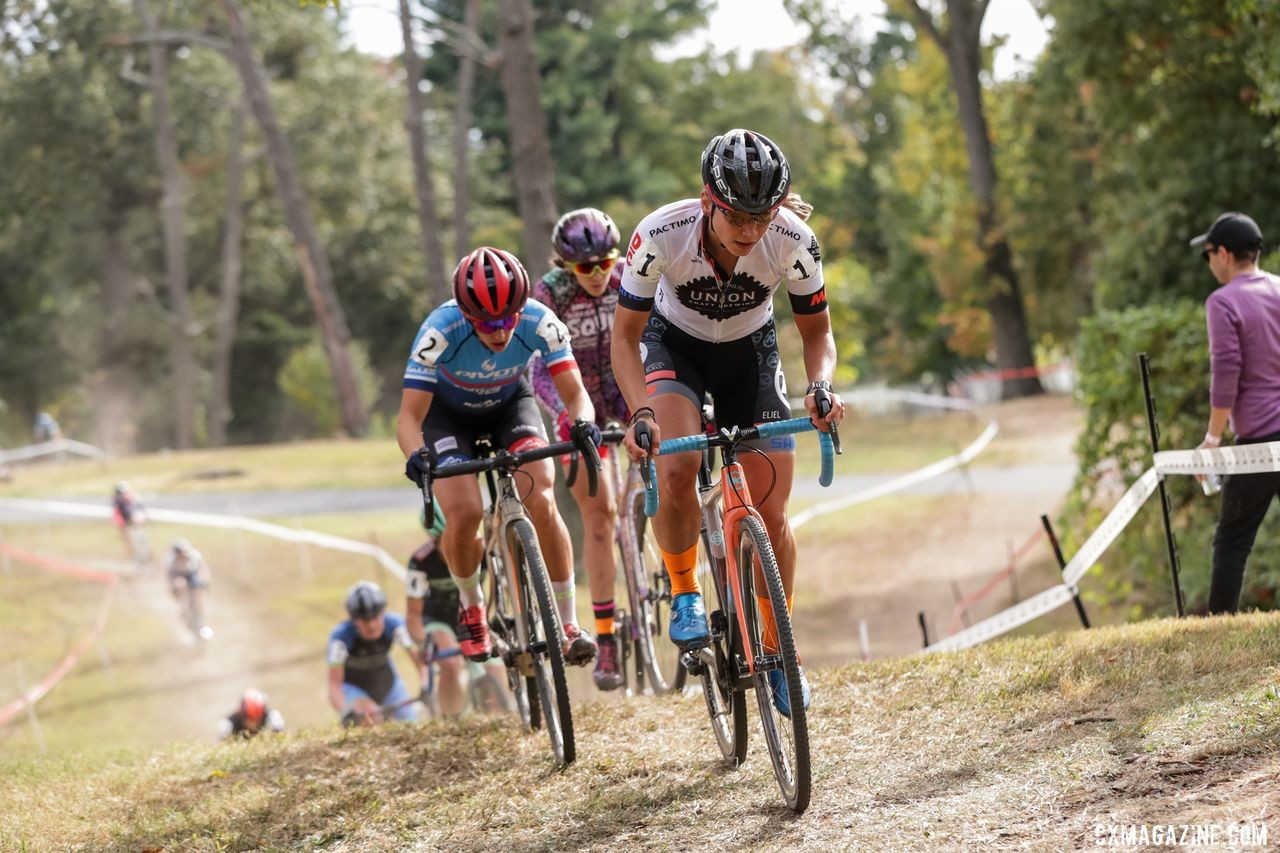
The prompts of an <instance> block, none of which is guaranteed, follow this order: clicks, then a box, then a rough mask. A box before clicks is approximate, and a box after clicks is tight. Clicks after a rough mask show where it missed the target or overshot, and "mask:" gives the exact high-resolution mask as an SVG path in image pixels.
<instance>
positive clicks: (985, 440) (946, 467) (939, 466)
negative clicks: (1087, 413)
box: [791, 421, 1000, 530]
mask: <svg viewBox="0 0 1280 853" xmlns="http://www.w3.org/2000/svg"><path fill="white" fill-rule="evenodd" d="M999 431H1000V427H999V426H997V425H996V423H995V422H994V421H992V422H990V423H988V424H987V428H986V429H985V430H983V431H982V435H980V436H978V437H977V438H976V439H975V440H974V441H973V443H971V444H970V445H969V446H968V447H966V448H965V449H964V450H962V451H960V452H959V453H957V454H955V455H954V456H948V457H947V458H946V459H940V460H938V461H937V462H934V463H933V464H931V465H926V466H925V467H923V468H919V469H917V470H915V471H910V472H908V473H906V474H903V475H901V476H899V477H894V478H893V479H892V480H887V481H885V482H883V483H878V484H877V485H874V486H871V487H870V488H867V489H863V490H862V491H860V492H854V493H853V494H851V495H845V496H844V497H842V498H837V499H835V500H833V501H824V502H822V503H820V504H815V505H813V506H811V507H809V508H808V509H806V510H802V511H801V512H798V513H796V514H795V515H794V516H792V518H791V529H792V530H795V529H797V528H799V527H802V526H804V525H805V524H807V523H808V522H810V521H812V520H813V519H815V518H817V517H819V516H822V515H827V514H828V513H832V512H838V511H839V510H842V509H847V508H849V507H851V506H854V505H855V504H860V503H866V502H867V501H873V500H875V499H876V498H882V497H884V496H885V495H891V494H893V493H894V492H900V491H902V490H903V489H907V488H910V487H911V486H914V485H916V484H917V483H923V482H924V481H925V480H932V479H933V478H934V477H939V476H941V475H943V474H945V473H947V472H948V471H951V470H953V469H955V468H959V467H960V466H961V465H966V464H968V463H969V462H970V461H971V460H972V459H973V458H974V457H975V456H977V455H978V454H979V453H981V452H982V451H983V450H985V449H986V447H987V445H988V444H990V443H991V440H992V439H993V438H995V437H996V433H998V432H999Z"/></svg>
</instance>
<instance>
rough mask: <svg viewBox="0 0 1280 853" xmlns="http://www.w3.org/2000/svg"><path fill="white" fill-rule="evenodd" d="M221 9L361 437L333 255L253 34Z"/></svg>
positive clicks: (227, 6)
mask: <svg viewBox="0 0 1280 853" xmlns="http://www.w3.org/2000/svg"><path fill="white" fill-rule="evenodd" d="M222 8H223V10H224V11H225V13H226V16H227V24H228V26H229V28H230V33H231V43H232V56H233V59H234V61H235V63H236V68H237V69H238V71H239V72H240V78H241V80H242V81H243V83H244V89H245V96H246V97H247V98H248V100H249V104H250V106H251V107H252V109H253V114H254V117H255V118H256V119H257V122H258V125H259V127H261V128H262V135H263V138H264V139H265V140H266V143H267V156H268V157H269V158H270V159H271V165H272V168H273V169H274V170H275V175H276V184H277V189H278V191H279V193H280V203H281V206H282V207H283V208H284V214H285V220H286V222H287V223H288V225H289V230H290V231H291V232H292V233H293V240H294V251H295V252H296V253H297V255H298V260H299V263H300V264H301V266H302V276H303V281H304V282H305V284H306V288H307V296H308V298H310V300H311V307H312V310H313V311H314V312H315V315H316V322H317V323H318V324H319V326H320V334H321V342H322V344H323V346H324V351H325V355H326V356H327V358H328V360H329V369H330V371H332V373H333V385H334V390H335V391H336V394H337V400H338V414H339V416H340V417H341V419H342V426H343V428H344V429H345V430H346V432H347V434H348V435H353V436H356V435H362V434H363V433H364V432H365V430H366V429H367V428H368V426H369V418H368V413H367V412H366V411H365V409H364V406H363V405H362V404H361V402H360V387H359V385H358V384H357V382H356V374H355V369H354V368H353V366H352V363H351V354H350V352H349V351H348V349H347V346H348V343H349V342H350V340H351V332H350V330H349V328H348V327H347V318H346V314H345V313H343V310H342V304H341V303H340V302H339V301H338V293H337V291H336V290H335V289H334V285H333V271H332V270H331V269H330V268H329V259H328V258H327V257H326V256H325V254H324V251H323V249H322V248H321V246H320V238H319V236H318V235H317V234H316V229H315V224H314V223H313V222H312V220H311V213H310V211H308V209H307V202H306V197H305V195H304V194H303V189H302V183H301V181H300V180H299V178H298V169H297V165H296V164H295V163H294V159H293V148H292V147H291V146H290V145H289V140H288V139H287V138H286V137H285V135H284V132H283V131H282V130H281V129H280V124H279V122H278V121H277V120H276V114H275V109H274V107H273V106H272V104H271V99H270V95H269V93H268V92H267V83H266V72H264V71H263V70H262V69H261V68H260V67H259V66H258V63H257V61H256V60H255V59H254V57H253V50H252V48H251V46H250V44H249V36H248V34H247V33H246V31H245V28H244V22H243V21H242V20H241V17H240V10H239V8H238V7H237V5H236V3H235V0H222Z"/></svg>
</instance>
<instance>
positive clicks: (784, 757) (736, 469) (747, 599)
mask: <svg viewBox="0 0 1280 853" xmlns="http://www.w3.org/2000/svg"><path fill="white" fill-rule="evenodd" d="M818 395H819V396H818V410H819V412H821V413H822V414H823V415H824V416H825V414H826V412H828V411H829V410H830V405H831V404H830V400H829V399H828V398H827V396H826V394H825V392H823V391H819V392H818ZM640 425H643V426H642V428H640V429H637V431H636V439H637V441H638V442H640V444H641V446H642V447H643V446H646V444H647V441H648V438H649V434H648V429H647V424H645V422H644V421H641V422H640V424H639V425H638V426H640ZM812 429H815V427H814V425H813V423H812V422H810V420H809V419H808V418H793V419H791V420H786V421H773V422H769V423H763V424H760V425H759V426H755V427H750V428H747V429H738V428H737V427H733V428H729V429H720V430H718V431H717V432H716V433H715V434H713V435H706V434H703V435H690V436H684V437H681V438H673V439H668V440H666V441H663V442H662V444H661V446H660V450H659V453H660V455H664V456H665V455H667V454H671V453H685V452H690V451H695V450H696V451H704V458H703V465H702V468H701V470H700V471H699V474H698V496H699V503H700V504H701V513H702V531H701V536H702V544H703V548H704V550H705V551H706V552H707V554H708V559H709V562H710V568H711V571H710V575H711V580H712V583H711V585H710V586H709V587H704V588H703V595H704V596H705V597H706V607H707V615H708V618H709V620H710V624H711V641H710V644H709V645H708V646H706V647H704V648H701V649H697V650H695V651H688V652H685V653H684V655H683V657H682V662H683V665H684V667H685V668H686V669H687V670H688V671H689V673H690V674H691V675H694V676H696V677H698V678H700V679H701V681H702V692H703V696H704V698H705V700H706V705H707V713H708V714H709V715H710V717H711V729H712V731H714V732H715V736H716V741H717V742H718V743H719V745H720V751H721V753H722V754H723V755H724V758H725V760H726V761H727V762H728V763H729V765H730V766H732V767H737V766H738V765H740V764H741V763H742V762H743V761H744V760H745V759H746V755H747V699H746V692H747V690H752V689H753V690H754V691H755V694H756V704H757V706H758V707H759V710H760V724H761V727H762V729H763V732H764V740H765V745H766V746H767V747H768V750H769V758H770V760H771V761H772V763H773V774H774V777H775V778H776V779H777V780H778V787H779V788H781V789H782V797H783V800H785V801H786V804H787V806H788V807H789V808H791V809H792V810H793V811H795V812H797V813H800V812H803V811H804V810H805V809H806V808H807V807H808V805H809V791H810V781H811V780H810V765H809V725H808V719H807V716H806V713H805V708H804V698H803V695H802V689H801V682H800V659H799V656H798V654H797V652H796V644H795V636H794V634H793V633H792V629H791V617H790V615H789V614H788V613H787V599H786V594H785V592H784V591H783V587H782V576H781V575H780V574H779V572H778V563H777V560H776V558H775V557H774V554H773V545H772V544H771V543H770V541H769V534H768V532H767V531H766V530H765V526H764V521H763V520H762V519H761V517H760V513H759V512H758V511H757V510H756V508H755V505H754V503H753V502H752V498H751V494H750V492H749V490H748V489H747V481H746V477H745V476H744V474H743V470H742V466H741V464H740V463H739V462H738V461H737V453H738V448H739V446H740V445H741V444H743V443H744V442H747V441H752V440H754V439H758V438H772V437H775V436H784V435H792V434H795V433H800V432H805V431H808V430H812ZM818 439H819V444H820V447H821V451H822V468H821V473H820V474H819V477H818V480H819V482H820V483H821V484H822V485H823V486H829V485H831V480H832V476H833V467H834V456H835V453H836V452H838V451H837V448H838V442H839V434H838V433H837V432H836V431H835V429H834V428H833V429H832V431H831V432H829V433H828V432H819V433H818ZM709 448H718V449H719V450H720V457H721V462H722V464H721V470H720V480H719V482H714V481H712V479H711V475H710V468H709V466H708V464H707V463H708V460H707V458H706V454H705V451H706V450H707V449H709ZM652 464H653V463H652V460H650V461H649V465H648V466H647V467H649V471H648V476H647V477H646V480H647V481H648V484H649V486H648V489H647V490H646V493H645V496H646V503H645V512H646V514H648V515H650V516H652V515H653V514H654V513H655V512H657V508H658V491H657V482H656V481H657V477H656V476H655V473H654V472H653V470H652ZM757 590H761V591H763V592H765V593H767V601H768V606H769V608H770V609H771V610H772V614H773V622H774V626H775V628H776V631H777V648H776V649H771V648H767V647H766V646H765V645H764V641H763V628H762V626H763V622H764V620H763V618H762V617H763V614H762V613H761V611H760V607H761V604H760V599H759V598H757V597H756V591H757ZM775 669H781V670H782V671H783V672H784V673H785V675H786V684H787V698H788V700H789V704H790V709H791V716H790V718H788V717H786V716H783V715H782V714H781V713H779V712H778V710H777V709H776V708H775V706H774V702H773V690H772V689H771V687H770V685H769V672H770V671H772V670H775Z"/></svg>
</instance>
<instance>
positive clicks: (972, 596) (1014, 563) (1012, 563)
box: [947, 528, 1044, 637]
mask: <svg viewBox="0 0 1280 853" xmlns="http://www.w3.org/2000/svg"><path fill="white" fill-rule="evenodd" d="M1043 536H1044V528H1040V529H1038V530H1037V531H1036V532H1035V533H1032V534H1031V535H1030V536H1028V537H1027V541H1025V542H1023V543H1022V545H1021V547H1019V548H1018V550H1017V551H1014V552H1013V554H1012V555H1010V557H1009V565H1007V566H1005V567H1004V568H1003V569H1001V570H1000V571H998V572H996V573H995V574H994V575H992V576H991V579H990V580H988V581H987V582H986V583H984V584H983V585H982V588H981V589H979V590H978V591H976V592H971V593H969V594H968V595H966V596H965V597H964V598H962V599H960V600H959V601H957V602H956V606H955V607H953V608H952V609H951V624H950V625H948V626H947V636H948V637H950V636H951V635H952V634H954V633H955V632H957V631H959V630H960V624H961V622H962V621H963V620H964V612H965V611H966V610H968V609H969V608H970V607H972V606H973V605H975V604H977V603H978V602H979V601H981V600H982V599H984V598H986V597H987V596H988V595H990V594H991V591H992V590H994V589H995V588H996V587H997V586H999V585H1000V584H1001V583H1002V582H1003V581H1004V580H1005V579H1007V578H1008V577H1009V575H1011V574H1013V573H1014V572H1015V571H1017V569H1018V561H1019V560H1021V559H1022V558H1023V557H1025V556H1026V555H1027V552H1028V551H1030V550H1031V547H1032V546H1033V545H1035V544H1036V543H1037V542H1039V541H1040V539H1041V538H1042V537H1043Z"/></svg>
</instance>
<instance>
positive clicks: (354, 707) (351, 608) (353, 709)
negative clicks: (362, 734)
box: [328, 581, 422, 726]
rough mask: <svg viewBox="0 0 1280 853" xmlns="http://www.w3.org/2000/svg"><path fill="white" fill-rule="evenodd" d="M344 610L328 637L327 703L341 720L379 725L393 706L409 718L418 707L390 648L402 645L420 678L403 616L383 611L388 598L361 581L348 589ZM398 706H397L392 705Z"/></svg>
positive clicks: (401, 716) (399, 715)
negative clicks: (345, 608) (346, 616)
mask: <svg viewBox="0 0 1280 853" xmlns="http://www.w3.org/2000/svg"><path fill="white" fill-rule="evenodd" d="M346 606H347V614H348V615H349V616H350V617H351V618H350V619H347V620H346V621H345V622H340V623H338V626H337V627H336V628H334V629H333V632H332V633H331V634H330V635H329V653H328V661H329V704H330V705H332V706H333V709H334V710H335V711H337V712H338V715H339V717H341V718H342V719H343V721H344V722H345V721H347V720H353V721H355V722H357V723H359V724H360V725H364V726H372V725H377V724H378V723H380V722H382V720H383V713H382V708H383V707H394V710H393V711H391V715H392V717H394V718H395V719H397V720H402V721H407V722H412V721H413V720H416V719H418V712H417V709H416V708H415V707H414V706H413V704H411V702H410V700H411V699H412V697H411V695H410V694H409V691H408V689H407V688H406V687H405V685H404V682H403V681H401V680H400V675H399V674H398V673H397V672H396V668H395V664H393V663H392V662H391V647H392V646H400V647H401V648H403V649H405V651H406V652H407V653H408V657H409V659H410V660H411V661H412V662H413V664H414V667H415V669H417V670H418V674H419V678H421V676H422V667H421V661H419V659H418V656H417V647H416V646H415V645H414V642H413V640H412V639H411V638H410V637H409V632H408V630H407V629H406V628H405V624H404V620H403V619H401V618H400V617H399V616H397V615H396V614H394V613H387V612H386V610H387V596H386V593H384V592H383V591H382V588H381V587H380V586H378V585H377V584H376V583H373V582H372V581H360V582H359V583H357V584H355V585H354V586H353V587H351V589H350V590H348V592H347V599H346ZM396 706H398V707H396Z"/></svg>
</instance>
